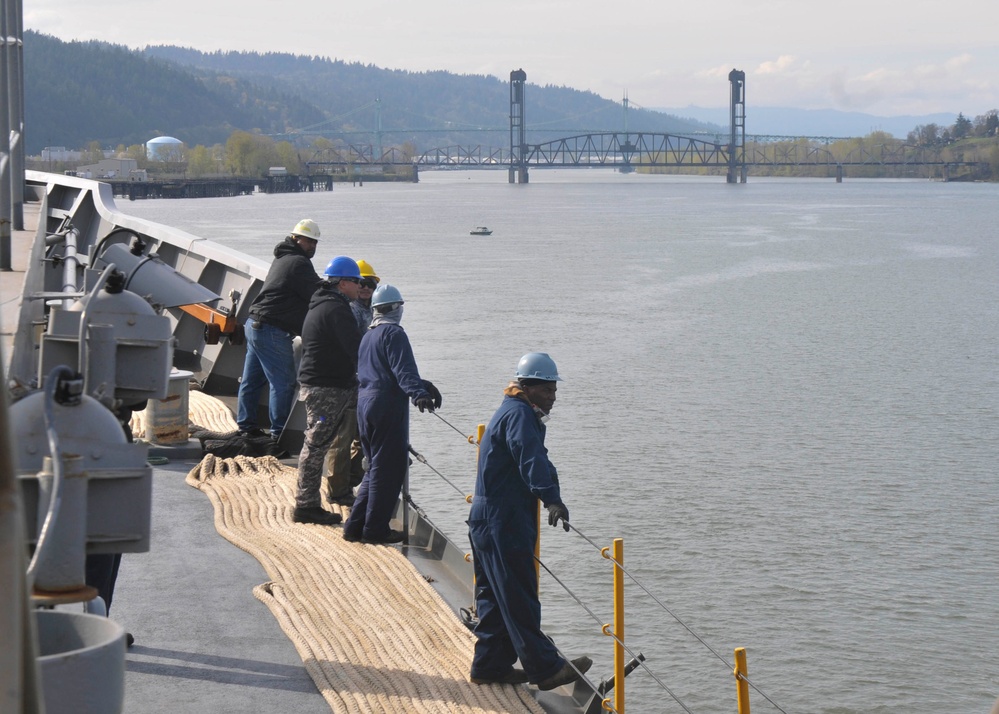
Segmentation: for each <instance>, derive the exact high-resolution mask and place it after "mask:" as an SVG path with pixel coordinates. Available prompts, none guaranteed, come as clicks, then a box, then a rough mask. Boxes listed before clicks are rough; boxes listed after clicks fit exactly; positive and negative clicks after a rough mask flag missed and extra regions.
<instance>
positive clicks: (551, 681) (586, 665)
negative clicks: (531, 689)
mask: <svg viewBox="0 0 999 714" xmlns="http://www.w3.org/2000/svg"><path fill="white" fill-rule="evenodd" d="M592 666H593V660H592V659H590V658H589V657H577V658H576V659H574V660H572V662H566V663H565V664H564V665H562V669H560V670H559V671H558V672H556V673H555V674H553V675H552V676H550V677H549V678H548V679H543V680H541V681H540V682H538V689H540V690H541V691H543V692H547V691H548V690H549V689H555V688H556V687H561V686H562V685H563V684H570V683H571V682H575V681H576V680H577V679H579V678H580V677H581V676H582V675H584V674H586V673H587V672H588V671H589V669H590V667H592Z"/></svg>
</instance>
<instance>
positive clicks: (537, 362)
mask: <svg viewBox="0 0 999 714" xmlns="http://www.w3.org/2000/svg"><path fill="white" fill-rule="evenodd" d="M517 379H540V380H543V381H545V382H561V381H562V378H561V377H559V376H558V367H556V366H555V360H553V359H552V358H551V357H549V356H548V355H547V354H546V353H544V352H528V353H527V354H526V355H524V356H523V357H521V358H520V362H519V363H518V364H517Z"/></svg>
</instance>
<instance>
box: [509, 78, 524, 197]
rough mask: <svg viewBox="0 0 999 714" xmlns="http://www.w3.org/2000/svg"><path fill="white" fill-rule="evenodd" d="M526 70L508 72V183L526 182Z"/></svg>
mask: <svg viewBox="0 0 999 714" xmlns="http://www.w3.org/2000/svg"><path fill="white" fill-rule="evenodd" d="M525 82H527V72H525V71H524V70H522V69H516V70H514V71H513V72H510V183H527V139H526V135H525V133H524V132H525V128H524V83H525Z"/></svg>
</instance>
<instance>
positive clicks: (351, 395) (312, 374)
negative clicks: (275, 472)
mask: <svg viewBox="0 0 999 714" xmlns="http://www.w3.org/2000/svg"><path fill="white" fill-rule="evenodd" d="M325 272H326V280H325V281H324V282H323V283H322V284H321V285H320V286H319V289H318V290H316V292H315V294H313V296H312V302H311V303H310V304H309V312H308V314H307V315H306V316H305V324H304V325H303V326H302V361H301V364H300V365H299V367H298V381H299V384H300V385H301V389H300V392H299V393H300V395H301V397H302V401H304V402H305V417H306V420H307V426H306V428H305V444H304V445H303V446H302V451H301V453H300V454H299V456H298V492H297V493H296V494H295V513H294V515H293V520H294V521H295V522H296V523H316V524H318V525H324V526H332V525H336V524H337V523H340V522H341V521H342V520H343V517H342V516H341V515H340V514H339V513H331V512H330V511H327V510H326V509H325V508H323V504H322V497H321V496H320V493H319V489H320V487H321V486H322V481H323V461H324V460H325V458H326V452H327V451H328V450H329V448H330V444H332V443H333V440H334V439H335V438H336V437H337V435H338V434H339V433H340V431H341V430H346V431H351V434H350V435H349V436H348V438H350V437H352V436H353V433H352V431H353V430H352V429H350V422H349V419H348V417H349V412H350V410H351V409H355V408H356V405H357V347H358V345H359V344H360V342H361V335H360V333H359V332H358V330H357V321H356V320H355V319H354V313H353V312H351V310H350V301H351V300H353V299H354V298H356V297H357V291H358V289H359V282H360V280H361V274H360V272H359V271H358V268H357V263H356V262H355V261H354V260H353V259H351V258H348V257H346V256H343V255H341V256H337V257H336V258H334V259H333V260H331V261H330V264H329V265H327V266H326V271H325ZM348 453H349V452H348ZM348 466H349V465H348Z"/></svg>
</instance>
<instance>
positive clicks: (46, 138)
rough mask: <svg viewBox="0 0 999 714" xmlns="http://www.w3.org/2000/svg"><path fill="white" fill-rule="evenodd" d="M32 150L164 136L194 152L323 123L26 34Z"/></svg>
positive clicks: (266, 96) (244, 86)
mask: <svg viewBox="0 0 999 714" xmlns="http://www.w3.org/2000/svg"><path fill="white" fill-rule="evenodd" d="M24 114H25V124H26V127H25V135H26V142H25V147H26V149H27V151H28V153H29V154H37V153H39V152H40V151H41V149H42V148H43V147H45V146H66V147H68V148H71V149H79V148H83V147H85V146H86V145H87V144H88V143H90V142H91V141H98V142H100V143H101V145H102V146H105V147H108V146H110V147H114V146H117V145H119V144H125V145H126V146H127V145H131V144H141V143H145V142H146V141H148V140H149V139H151V138H153V137H155V136H159V135H162V134H166V135H170V136H176V137H177V138H179V139H182V140H183V141H184V142H186V143H187V144H188V145H189V146H194V145H196V144H205V145H212V144H216V143H224V142H225V141H226V139H227V138H228V137H229V134H230V133H232V131H233V130H234V129H245V130H247V131H254V130H258V131H262V132H264V133H272V132H276V131H283V130H284V127H286V126H289V125H292V126H295V125H297V126H301V125H306V124H311V123H314V122H318V121H322V120H323V117H324V115H323V112H321V111H320V110H319V109H318V108H316V107H315V106H314V105H311V104H308V103H307V102H303V101H302V100H301V99H300V98H298V97H293V96H291V95H290V94H286V93H282V92H279V91H274V90H270V89H266V88H263V87H257V86H253V85H251V84H250V83H249V82H246V81H243V80H239V79H236V78H233V77H224V76H221V75H214V76H203V77H199V76H195V75H194V74H193V73H192V72H191V71H190V70H188V69H186V68H183V67H179V66H177V65H173V64H171V63H168V62H164V61H162V60H156V59H152V58H150V57H147V56H143V55H142V54H140V53H137V52H135V51H132V50H129V49H128V48H126V47H122V46H118V45H111V44H107V43H103V42H63V41H62V40H59V39H56V38H54V37H50V36H47V35H42V34H39V33H37V32H32V31H30V30H29V31H26V32H25V33H24Z"/></svg>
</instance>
